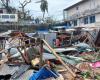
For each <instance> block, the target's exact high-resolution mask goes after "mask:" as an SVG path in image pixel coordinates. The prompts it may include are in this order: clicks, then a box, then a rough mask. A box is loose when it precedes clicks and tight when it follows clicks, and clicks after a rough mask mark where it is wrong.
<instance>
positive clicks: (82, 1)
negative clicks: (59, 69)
mask: <svg viewBox="0 0 100 80" xmlns="http://www.w3.org/2000/svg"><path fill="white" fill-rule="evenodd" d="M86 1H89V0H81V1H79V2H78V3H76V4H74V5H72V6H69V7H67V8H65V9H64V11H66V10H69V9H71V8H73V7H75V6H77V5H79V4H81V3H84V2H86Z"/></svg>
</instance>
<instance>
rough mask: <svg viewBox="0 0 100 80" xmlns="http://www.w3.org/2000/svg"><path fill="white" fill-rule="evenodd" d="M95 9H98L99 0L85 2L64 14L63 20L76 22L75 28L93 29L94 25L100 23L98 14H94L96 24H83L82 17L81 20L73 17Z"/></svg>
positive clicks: (99, 5)
mask: <svg viewBox="0 0 100 80" xmlns="http://www.w3.org/2000/svg"><path fill="white" fill-rule="evenodd" d="M97 7H100V0H88V1H86V2H83V3H81V4H78V5H76V6H74V7H72V8H70V9H69V10H67V11H65V12H64V13H65V14H64V15H65V20H66V21H72V20H77V24H78V25H77V27H80V26H82V27H90V26H91V27H95V25H96V23H99V22H100V13H98V14H95V19H96V22H95V23H89V24H84V23H83V19H84V17H85V16H83V17H82V18H79V17H75V15H78V14H84V13H85V11H89V10H92V9H95V8H97ZM87 16H89V15H87ZM71 17H72V18H73V19H72V20H71ZM74 17H75V18H74ZM72 26H74V25H73V24H72ZM75 27H76V26H75Z"/></svg>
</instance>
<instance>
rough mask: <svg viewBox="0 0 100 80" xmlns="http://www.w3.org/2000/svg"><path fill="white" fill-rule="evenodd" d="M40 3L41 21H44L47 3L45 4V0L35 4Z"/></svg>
mask: <svg viewBox="0 0 100 80" xmlns="http://www.w3.org/2000/svg"><path fill="white" fill-rule="evenodd" d="M40 2H41V5H40V9H41V11H42V12H43V20H44V15H45V12H46V11H47V12H48V2H47V0H41V1H38V2H36V3H40Z"/></svg>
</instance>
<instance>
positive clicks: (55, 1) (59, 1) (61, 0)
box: [10, 0, 80, 19]
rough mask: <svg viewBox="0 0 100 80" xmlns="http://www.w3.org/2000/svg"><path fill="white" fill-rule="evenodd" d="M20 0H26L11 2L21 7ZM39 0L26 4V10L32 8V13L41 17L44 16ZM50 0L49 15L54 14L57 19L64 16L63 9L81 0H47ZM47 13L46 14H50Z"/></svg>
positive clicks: (12, 0)
mask: <svg viewBox="0 0 100 80" xmlns="http://www.w3.org/2000/svg"><path fill="white" fill-rule="evenodd" d="M19 1H20V2H23V1H24V0H11V2H10V3H11V4H13V5H14V6H15V7H17V8H18V7H19V6H20V4H19ZM36 1H39V0H32V2H31V3H30V4H28V5H27V6H26V8H25V9H26V10H30V11H31V12H30V14H31V15H32V16H34V17H38V16H39V17H40V16H42V13H41V10H40V3H35V2H36ZM47 1H48V10H49V14H48V15H49V16H53V17H54V18H57V19H62V18H63V9H65V8H67V7H68V6H70V5H72V4H75V3H77V2H78V1H80V0H47ZM48 15H46V16H48Z"/></svg>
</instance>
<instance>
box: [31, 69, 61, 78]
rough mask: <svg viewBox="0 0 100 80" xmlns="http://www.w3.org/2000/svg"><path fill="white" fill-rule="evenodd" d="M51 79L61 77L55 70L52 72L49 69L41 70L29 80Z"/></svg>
mask: <svg viewBox="0 0 100 80" xmlns="http://www.w3.org/2000/svg"><path fill="white" fill-rule="evenodd" d="M50 77H54V78H57V77H59V75H58V73H57V72H55V71H54V70H50V69H49V68H47V67H43V68H41V69H40V70H39V71H38V72H37V73H35V74H33V75H32V76H31V77H30V79H29V80H44V79H47V78H50Z"/></svg>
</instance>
